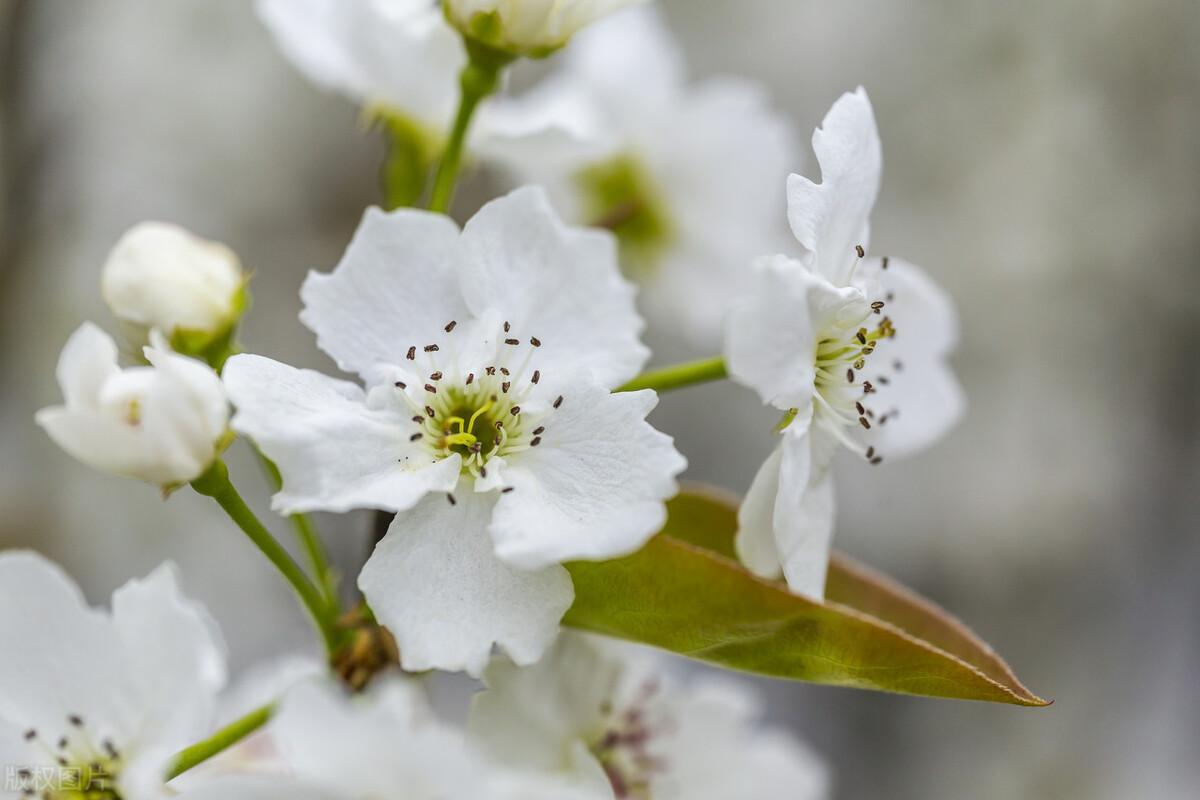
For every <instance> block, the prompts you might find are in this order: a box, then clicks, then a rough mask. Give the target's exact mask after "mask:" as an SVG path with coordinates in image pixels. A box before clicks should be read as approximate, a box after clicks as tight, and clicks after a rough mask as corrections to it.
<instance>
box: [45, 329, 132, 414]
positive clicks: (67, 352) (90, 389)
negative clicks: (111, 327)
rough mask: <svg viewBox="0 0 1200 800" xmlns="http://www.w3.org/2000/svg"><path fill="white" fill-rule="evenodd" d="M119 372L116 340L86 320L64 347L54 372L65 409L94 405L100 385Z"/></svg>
mask: <svg viewBox="0 0 1200 800" xmlns="http://www.w3.org/2000/svg"><path fill="white" fill-rule="evenodd" d="M118 372H120V368H119V367H118V366H117V344H116V342H114V341H113V339H112V337H111V336H109V335H108V334H107V333H105V332H104V331H102V330H101V329H100V328H99V327H97V326H96V325H94V324H93V323H91V322H85V323H83V324H82V325H80V326H79V327H78V328H77V329H76V330H75V332H74V333H73V334H71V338H70V339H68V340H67V343H66V345H64V346H63V350H62V354H61V355H59V357H58V369H57V370H56V372H55V374H56V375H57V377H58V385H59V388H61V389H62V393H63V401H64V402H65V403H66V405H67V407H68V408H94V407H95V406H96V405H97V403H98V402H99V397H100V388H101V387H102V386H103V385H104V382H105V381H107V380H108V379H109V378H111V377H112V376H113V375H115V374H117V373H118Z"/></svg>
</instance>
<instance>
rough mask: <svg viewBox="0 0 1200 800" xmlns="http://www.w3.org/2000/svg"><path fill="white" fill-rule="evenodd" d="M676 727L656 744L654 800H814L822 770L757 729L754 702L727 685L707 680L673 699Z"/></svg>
mask: <svg viewBox="0 0 1200 800" xmlns="http://www.w3.org/2000/svg"><path fill="white" fill-rule="evenodd" d="M676 698H677V699H676V702H675V703H674V706H673V712H674V718H675V724H674V725H673V726H672V727H671V729H670V731H669V732H668V733H667V735H664V736H663V737H662V738H661V740H660V742H659V751H658V755H659V757H660V758H661V759H662V760H663V763H664V764H666V765H667V766H666V767H665V768H664V770H663V771H662V774H661V776H660V777H658V778H657V779H656V780H655V781H654V796H655V797H656V798H657V797H662V798H672V799H673V798H679V799H680V800H682V799H683V798H687V800H727V798H731V797H746V798H788V800H820V798H824V797H826V796H827V793H828V792H827V790H828V777H827V774H826V770H825V768H824V765H823V764H821V762H820V760H819V759H818V758H817V757H816V756H815V755H813V754H812V753H811V752H810V751H809V750H808V749H807V748H806V747H804V745H803V744H802V743H801V742H799V741H797V740H796V739H795V738H794V737H792V736H790V735H789V734H787V733H785V732H784V731H782V730H779V729H773V728H763V727H762V726H761V721H760V718H761V716H762V714H763V709H762V703H761V702H760V699H759V698H758V697H757V696H756V695H754V694H753V693H751V692H750V691H749V690H748V689H747V688H746V687H744V686H742V685H740V684H736V683H734V682H733V681H731V680H728V679H708V680H703V681H700V682H698V683H697V684H695V685H694V686H693V687H691V688H690V689H689V690H687V691H681V692H679V693H678V694H677V695H676Z"/></svg>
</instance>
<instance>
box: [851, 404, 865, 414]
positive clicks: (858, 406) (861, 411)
mask: <svg viewBox="0 0 1200 800" xmlns="http://www.w3.org/2000/svg"><path fill="white" fill-rule="evenodd" d="M854 408H855V410H857V411H858V415H859V416H860V417H861V416H862V415H863V414H865V413H867V409H866V408H864V407H863V404H862V403H855V404H854Z"/></svg>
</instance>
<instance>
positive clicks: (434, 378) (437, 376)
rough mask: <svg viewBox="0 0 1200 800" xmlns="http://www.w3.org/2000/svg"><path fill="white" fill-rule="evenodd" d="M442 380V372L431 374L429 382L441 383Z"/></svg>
mask: <svg viewBox="0 0 1200 800" xmlns="http://www.w3.org/2000/svg"><path fill="white" fill-rule="evenodd" d="M441 379H442V373H440V372H431V373H429V380H431V381H440V380H441Z"/></svg>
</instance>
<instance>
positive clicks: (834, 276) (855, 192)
mask: <svg viewBox="0 0 1200 800" xmlns="http://www.w3.org/2000/svg"><path fill="white" fill-rule="evenodd" d="M813 150H814V151H815V152H816V154H817V162H818V163H819V164H820V165H821V183H813V182H812V181H810V180H809V179H808V178H805V177H802V176H800V175H791V176H789V177H788V184H787V191H788V222H789V223H791V226H792V233H794V234H795V236H796V239H797V240H798V241H799V242H800V244H801V245H802V246H803V247H804V249H805V250H807V251H808V263H809V264H810V265H811V266H812V267H813V269H814V271H816V272H818V273H819V274H821V275H824V276H825V278H826V279H828V280H830V281H832V282H833V283H834V285H836V286H845V285H846V283H847V282H848V281H849V277H850V270H851V268H852V267H853V266H854V262H855V260H856V255H855V251H854V248H855V247H856V246H857V245H862V246H863V247H867V246H868V244H869V239H870V233H869V218H870V216H871V209H872V207H874V205H875V198H876V196H877V195H878V194H879V177H880V172H881V171H882V160H883V156H882V148H881V146H880V144H879V131H878V130H876V128H875V114H874V112H873V111H872V110H871V101H870V100H869V99H867V93H866V90H864V89H863V88H862V87H861V86H860V87H859V88H858V90H857V91H854V92H847V93H846V94H844V95H842V96H841V97H840V98H838V100H837V102H836V103H834V104H833V107H832V108H831V109H829V113H828V114H826V115H825V119H824V121H823V122H822V123H821V127H820V128H818V129H817V130H816V131H815V132H814V133H813Z"/></svg>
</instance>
